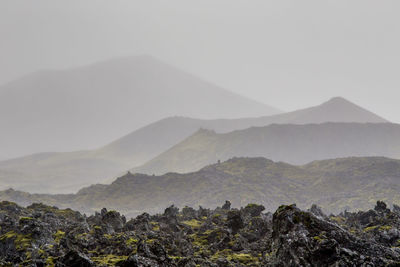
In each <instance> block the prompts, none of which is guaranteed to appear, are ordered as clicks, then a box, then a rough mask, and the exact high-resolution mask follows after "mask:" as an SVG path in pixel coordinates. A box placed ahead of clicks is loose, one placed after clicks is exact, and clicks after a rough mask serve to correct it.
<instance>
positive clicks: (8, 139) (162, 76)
mask: <svg viewBox="0 0 400 267" xmlns="http://www.w3.org/2000/svg"><path fill="white" fill-rule="evenodd" d="M278 112H279V111H278V110H277V109H276V108H272V107H270V106H267V105H264V104H261V103H258V102H256V101H254V100H250V99H248V98H245V97H242V96H239V95H237V94H234V93H232V92H229V91H227V90H225V89H223V88H221V87H218V86H216V85H213V84H211V83H209V82H206V81H204V80H202V79H201V78H198V77H196V76H194V75H191V74H189V73H186V72H184V71H181V70H179V69H177V68H175V67H172V66H170V65H168V64H166V63H163V62H161V61H159V60H157V59H155V58H153V57H150V56H137V57H126V58H118V59H112V60H109V61H104V62H99V63H96V64H92V65H88V66H83V67H78V68H73V69H67V70H45V71H40V72H36V73H33V74H31V75H28V76H25V77H23V78H21V79H18V80H15V81H13V82H10V83H8V84H5V85H3V86H0V124H1V131H0V147H1V150H0V159H7V158H12V157H17V156H23V155H27V154H32V153H37V152H56V151H73V150H80V149H85V148H86V149H87V148H95V147H99V146H101V145H103V144H106V143H108V142H110V141H111V140H113V139H116V138H119V137H120V136H123V135H125V134H127V133H129V132H131V131H133V130H135V129H138V128H140V127H141V126H145V125H147V124H149V123H151V122H154V121H156V120H159V119H162V118H165V117H168V116H176V115H180V116H189V117H195V118H197V117H198V118H206V119H212V118H240V117H249V116H263V115H270V114H274V113H278Z"/></svg>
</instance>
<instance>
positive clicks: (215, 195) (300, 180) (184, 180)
mask: <svg viewBox="0 0 400 267" xmlns="http://www.w3.org/2000/svg"><path fill="white" fill-rule="evenodd" d="M399 190H400V161H399V160H394V159H388V158H382V157H363V158H341V159H332V160H324V161H314V162H312V163H309V164H306V165H302V166H295V165H290V164H287V163H283V162H273V161H271V160H267V159H265V158H233V159H230V160H228V161H226V162H222V163H219V164H213V165H209V166H207V167H204V168H202V169H201V170H199V171H197V172H193V173H186V174H178V173H167V174H164V175H162V176H149V175H144V174H131V173H128V174H126V175H124V176H122V177H120V178H118V179H116V180H115V181H114V182H113V183H111V184H109V185H101V184H98V185H93V186H90V187H87V188H83V189H81V190H80V191H79V192H78V193H77V194H68V195H44V194H29V193H24V192H20V191H14V190H6V191H2V192H0V200H10V201H14V202H17V203H19V204H21V205H28V204H30V203H32V202H43V203H46V204H50V205H56V206H58V207H71V208H73V209H78V210H80V211H83V212H87V213H93V212H94V211H95V210H99V209H100V208H102V207H107V208H110V209H118V210H121V211H123V212H124V213H126V214H128V215H137V214H140V213H142V212H144V211H146V212H151V213H154V212H159V211H161V210H163V209H164V208H166V207H167V206H169V205H171V204H175V205H178V206H180V207H183V206H184V205H189V206H193V207H196V206H198V205H201V206H206V207H216V206H217V205H220V204H221V203H224V201H225V200H230V201H231V202H232V204H233V206H235V207H240V206H243V205H246V204H247V203H255V202H258V203H260V204H263V205H264V206H265V207H266V208H267V210H270V211H272V210H274V209H276V208H277V207H278V206H279V205H281V204H290V203H298V204H299V205H300V207H303V208H306V207H309V206H311V204H312V203H316V204H318V205H320V206H322V207H323V208H324V209H325V210H326V211H330V212H339V211H342V210H344V209H348V210H350V209H367V208H371V207H372V206H373V205H374V203H375V202H376V200H379V199H382V200H384V201H386V202H387V203H389V204H392V203H395V204H399V203H400V197H399V194H398V192H399Z"/></svg>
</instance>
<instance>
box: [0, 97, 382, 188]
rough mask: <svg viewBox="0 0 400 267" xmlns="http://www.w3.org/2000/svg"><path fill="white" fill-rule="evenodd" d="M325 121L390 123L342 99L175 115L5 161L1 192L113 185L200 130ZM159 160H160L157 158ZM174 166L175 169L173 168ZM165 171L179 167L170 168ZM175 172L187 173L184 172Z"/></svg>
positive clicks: (0, 175)
mask: <svg viewBox="0 0 400 267" xmlns="http://www.w3.org/2000/svg"><path fill="white" fill-rule="evenodd" d="M324 117H325V118H326V121H333V122H337V121H339V122H340V121H348V122H360V123H363V122H374V123H375V122H376V123H378V122H386V120H384V119H382V118H380V117H379V116H377V115H375V114H373V113H371V112H369V111H366V110H365V109H363V108H361V107H359V106H357V105H355V104H353V103H351V102H349V101H348V100H345V99H343V98H339V97H337V98H333V99H331V100H329V101H327V102H325V103H322V104H321V105H319V106H315V107H311V108H307V109H303V110H298V111H294V112H290V113H285V114H281V115H274V116H270V117H259V118H245V119H218V120H201V119H193V118H186V117H170V118H166V119H162V120H160V121H157V122H155V123H152V124H150V125H148V126H146V127H143V128H141V129H139V130H136V131H134V132H132V133H130V134H128V135H126V136H124V137H122V138H120V139H117V140H116V141H114V142H112V143H110V144H108V145H105V146H103V147H101V148H99V149H95V150H88V151H76V152H68V153H40V154H34V155H31V156H26V157H22V158H16V159H13V160H8V161H2V162H0V189H6V188H9V187H13V188H16V189H19V190H23V191H28V192H37V193H71V192H76V191H77V190H79V188H82V187H84V186H88V185H90V184H93V183H99V182H103V181H106V180H107V181H112V180H110V179H111V178H115V177H117V176H118V175H121V174H122V173H123V172H125V170H128V169H130V168H132V167H134V166H140V165H142V164H144V163H146V162H147V161H149V160H151V159H153V158H154V157H156V156H158V155H159V154H161V153H163V152H164V151H166V150H167V149H170V148H171V147H172V146H174V145H175V144H178V143H179V142H181V141H182V140H184V139H185V138H187V137H188V136H191V135H192V134H193V133H195V132H196V131H197V130H198V129H199V128H205V129H213V130H215V131H217V132H220V133H226V132H229V131H232V130H237V129H245V128H248V127H251V126H264V125H268V124H271V123H293V124H304V123H311V122H312V123H320V122H321V121H324V119H323V118H324ZM240 155H241V154H238V155H230V156H240ZM160 157H162V156H160ZM174 157H175V156H174ZM158 159H159V157H158V158H157V159H156V160H158ZM173 159H174V158H171V160H173ZM153 162H154V161H153ZM153 162H151V163H148V164H146V165H145V166H144V167H143V168H140V169H138V170H140V171H142V172H147V173H153V167H151V168H147V166H151V164H153ZM213 162H214V161H211V160H206V159H199V162H198V164H195V165H191V166H190V165H188V166H187V169H184V170H197V169H198V168H201V167H202V166H204V165H203V164H208V163H213ZM191 164H193V163H191ZM169 165H170V166H171V167H174V166H172V165H173V164H169ZM193 166H195V167H193ZM157 168H158V167H157ZM154 170H155V172H156V173H162V171H161V170H157V169H156V168H154ZM162 170H166V171H169V170H175V169H173V168H172V169H170V168H169V167H168V168H167V167H165V168H163V169H162ZM176 170H179V171H183V169H180V168H177V169H176Z"/></svg>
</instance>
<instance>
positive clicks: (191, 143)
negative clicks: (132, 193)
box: [132, 123, 400, 174]
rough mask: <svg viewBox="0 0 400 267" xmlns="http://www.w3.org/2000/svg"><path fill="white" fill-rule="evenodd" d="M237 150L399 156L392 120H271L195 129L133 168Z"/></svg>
mask: <svg viewBox="0 0 400 267" xmlns="http://www.w3.org/2000/svg"><path fill="white" fill-rule="evenodd" d="M235 156H245V157H266V158H269V159H272V160H275V161H284V162H288V163H291V164H305V163H308V162H311V161H313V160H322V159H333V158H340V157H350V156H386V157H391V158H397V159H398V158H400V125H399V124H391V123H380V124H379V123H322V124H305V125H291V124H282V125H279V124H272V125H269V126H264V127H252V128H248V129H245V130H238V131H233V132H230V133H225V134H218V133H215V132H213V131H210V130H199V131H198V132H196V133H195V134H193V135H192V136H190V137H188V138H187V139H185V140H184V141H182V142H181V143H179V144H177V145H175V146H173V147H172V148H170V149H169V150H167V151H165V152H164V153H162V154H160V155H159V156H157V157H156V158H154V159H153V160H151V161H149V162H148V163H146V164H144V165H143V166H140V167H138V168H134V169H133V170H132V171H133V172H139V173H148V174H153V173H155V174H163V173H166V172H181V173H184V172H190V171H195V170H198V169H199V168H201V167H202V166H205V165H208V164H211V163H215V162H217V161H218V160H227V159H229V158H232V157H235Z"/></svg>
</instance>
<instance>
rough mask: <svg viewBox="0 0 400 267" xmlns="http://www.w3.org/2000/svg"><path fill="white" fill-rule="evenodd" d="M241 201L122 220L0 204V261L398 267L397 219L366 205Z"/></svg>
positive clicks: (108, 214) (105, 213) (380, 206)
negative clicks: (337, 208) (345, 208)
mask: <svg viewBox="0 0 400 267" xmlns="http://www.w3.org/2000/svg"><path fill="white" fill-rule="evenodd" d="M263 210H264V207H263V206H261V205H257V204H249V205H247V206H246V207H244V208H241V209H232V208H231V207H230V202H228V201H227V202H226V203H225V204H224V205H223V206H222V207H218V208H216V209H214V210H210V209H205V208H202V207H200V208H199V209H198V210H196V209H193V208H190V207H184V208H183V209H182V210H179V209H178V208H177V207H174V206H171V207H169V208H167V209H166V210H165V212H164V213H163V214H157V215H149V214H147V213H144V214H142V215H139V216H137V217H136V218H132V219H129V220H127V219H126V218H125V217H124V216H123V215H121V214H120V213H118V212H117V211H110V210H106V209H102V210H101V212H98V213H95V214H94V215H92V216H89V217H87V216H86V215H82V214H80V213H79V212H76V211H73V210H70V209H65V210H63V209H58V208H56V207H50V206H46V205H43V204H33V205H31V206H28V207H26V208H23V207H20V206H18V205H16V204H14V203H12V202H0V227H1V228H0V265H1V266H16V265H19V266H59V267H63V266H121V267H127V266H398V265H399V264H400V230H399V229H400V215H399V214H398V207H395V208H394V211H393V212H392V211H391V210H390V209H388V208H387V206H386V204H385V203H384V202H381V201H378V203H377V205H376V207H375V209H374V210H369V211H360V212H357V213H350V212H344V213H341V214H339V215H337V216H334V215H330V216H327V215H325V214H323V212H322V210H321V209H320V208H319V207H318V206H316V205H313V206H312V207H311V209H310V210H309V211H303V210H300V209H299V208H297V207H296V205H294V204H293V205H288V206H280V207H279V208H278V209H277V211H276V212H275V213H273V214H272V213H263Z"/></svg>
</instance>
